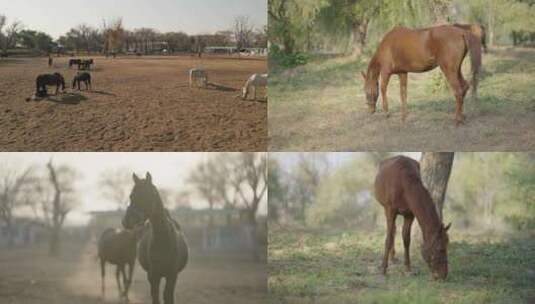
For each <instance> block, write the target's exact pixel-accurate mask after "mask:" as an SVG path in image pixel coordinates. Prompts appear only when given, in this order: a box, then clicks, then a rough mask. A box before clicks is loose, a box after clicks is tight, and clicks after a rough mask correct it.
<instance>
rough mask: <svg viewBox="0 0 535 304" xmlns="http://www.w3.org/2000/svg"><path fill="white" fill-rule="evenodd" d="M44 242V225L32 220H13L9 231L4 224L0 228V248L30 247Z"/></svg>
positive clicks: (45, 234) (45, 230) (45, 231)
mask: <svg viewBox="0 0 535 304" xmlns="http://www.w3.org/2000/svg"><path fill="white" fill-rule="evenodd" d="M10 238H11V241H10ZM46 240H47V229H46V226H45V224H44V223H42V222H39V221H36V220H34V219H30V218H14V219H13V223H12V224H11V228H10V229H9V227H7V225H5V224H3V225H2V226H0V248H6V247H9V246H13V247H21V246H30V245H33V244H37V243H40V242H42V241H46ZM10 242H11V244H10Z"/></svg>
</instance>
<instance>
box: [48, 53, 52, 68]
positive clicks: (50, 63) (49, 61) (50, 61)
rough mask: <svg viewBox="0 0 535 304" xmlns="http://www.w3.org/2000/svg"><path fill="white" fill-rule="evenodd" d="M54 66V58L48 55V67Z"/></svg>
mask: <svg viewBox="0 0 535 304" xmlns="http://www.w3.org/2000/svg"><path fill="white" fill-rule="evenodd" d="M52 64H53V61H52V56H50V55H48V66H49V67H52Z"/></svg>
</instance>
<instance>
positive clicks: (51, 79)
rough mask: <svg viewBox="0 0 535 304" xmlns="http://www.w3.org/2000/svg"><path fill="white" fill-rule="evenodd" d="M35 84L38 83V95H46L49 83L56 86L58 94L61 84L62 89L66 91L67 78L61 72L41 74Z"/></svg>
mask: <svg viewBox="0 0 535 304" xmlns="http://www.w3.org/2000/svg"><path fill="white" fill-rule="evenodd" d="M35 85H36V93H35V95H36V96H46V95H47V89H46V86H47V85H55V86H56V95H58V92H59V87H60V86H61V90H62V91H65V79H64V78H63V76H62V75H61V74H60V73H54V74H41V75H39V76H37V79H36V80H35Z"/></svg>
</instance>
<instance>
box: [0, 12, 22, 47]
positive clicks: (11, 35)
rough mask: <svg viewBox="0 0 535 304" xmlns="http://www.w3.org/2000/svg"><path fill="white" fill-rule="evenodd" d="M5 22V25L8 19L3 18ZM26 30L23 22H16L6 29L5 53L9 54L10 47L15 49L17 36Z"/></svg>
mask: <svg viewBox="0 0 535 304" xmlns="http://www.w3.org/2000/svg"><path fill="white" fill-rule="evenodd" d="M3 19H4V20H3V22H4V24H5V22H6V19H5V17H4V18H3ZM23 28H24V26H23V24H22V22H20V21H18V20H15V21H13V22H12V23H11V24H10V25H8V26H7V27H6V29H5V34H4V36H5V37H4V39H3V40H4V53H6V52H7V49H8V48H10V47H13V46H14V45H15V41H16V40H17V35H18V34H19V33H20V31H21V30H22V29H23Z"/></svg>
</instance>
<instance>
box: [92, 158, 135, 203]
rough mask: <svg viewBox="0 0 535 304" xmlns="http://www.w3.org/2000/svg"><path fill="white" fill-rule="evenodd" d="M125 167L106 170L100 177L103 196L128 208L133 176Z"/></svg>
mask: <svg viewBox="0 0 535 304" xmlns="http://www.w3.org/2000/svg"><path fill="white" fill-rule="evenodd" d="M129 172H130V171H129V170H127V169H125V168H118V169H112V170H106V171H104V172H102V174H101V176H100V179H99V186H100V187H101V189H102V190H101V191H102V196H103V197H105V198H106V199H109V200H111V201H113V202H114V203H115V204H116V205H117V207H118V208H119V209H122V210H124V209H126V207H127V206H128V203H129V201H128V198H129V195H130V188H131V181H132V177H131V175H130V173H129Z"/></svg>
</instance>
